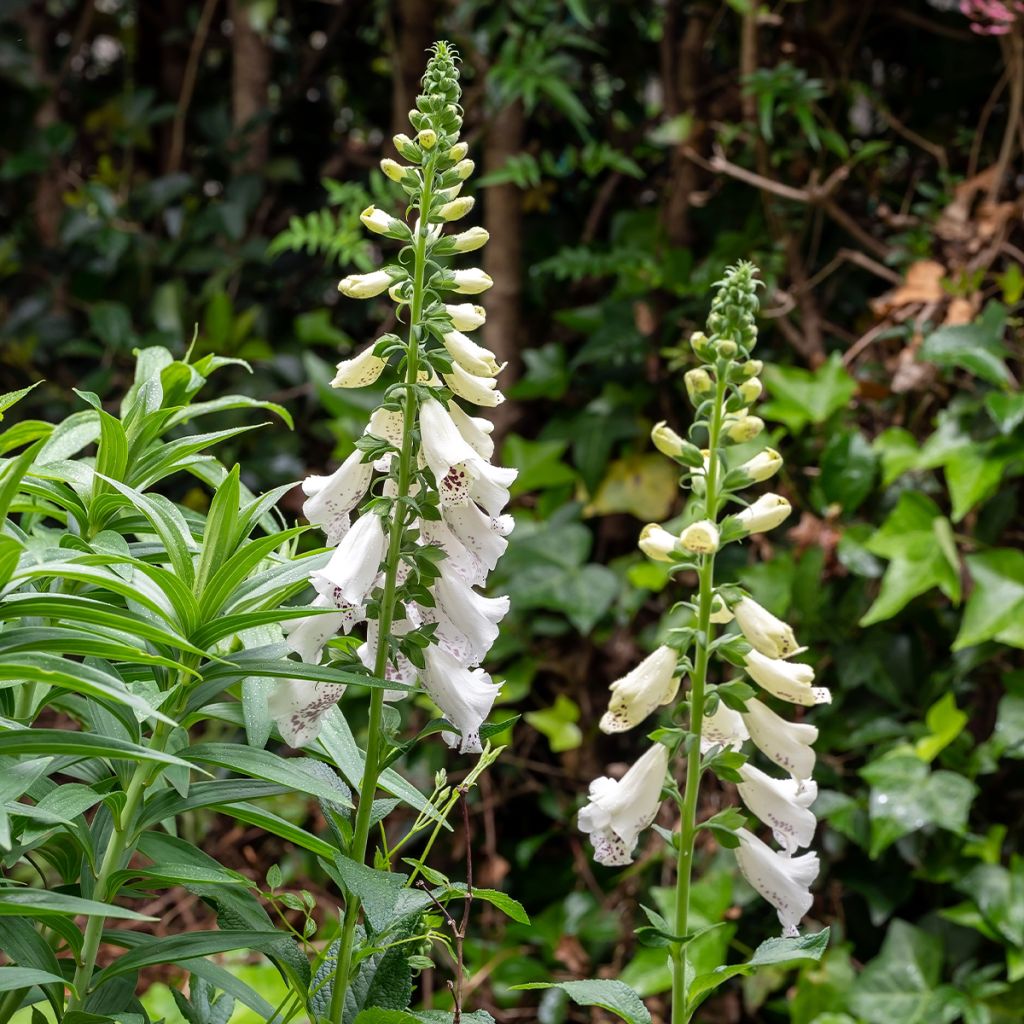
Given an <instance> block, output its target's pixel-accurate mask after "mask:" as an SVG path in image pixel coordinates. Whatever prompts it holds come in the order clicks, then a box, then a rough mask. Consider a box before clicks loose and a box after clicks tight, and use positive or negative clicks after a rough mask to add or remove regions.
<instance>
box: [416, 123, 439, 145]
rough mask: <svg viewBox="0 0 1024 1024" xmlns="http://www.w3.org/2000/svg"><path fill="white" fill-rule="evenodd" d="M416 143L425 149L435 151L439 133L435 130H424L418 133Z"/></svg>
mask: <svg viewBox="0 0 1024 1024" xmlns="http://www.w3.org/2000/svg"><path fill="white" fill-rule="evenodd" d="M416 141H417V142H418V143H419V144H420V145H421V146H422V147H423V148H424V149H433V148H434V147H435V146H436V145H437V132H435V131H434V129H433V128H424V129H423V130H422V131H420V132H419V133H417V135H416Z"/></svg>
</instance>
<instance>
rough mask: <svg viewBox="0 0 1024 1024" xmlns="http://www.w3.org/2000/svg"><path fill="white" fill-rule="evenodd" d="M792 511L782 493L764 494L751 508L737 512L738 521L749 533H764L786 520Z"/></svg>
mask: <svg viewBox="0 0 1024 1024" xmlns="http://www.w3.org/2000/svg"><path fill="white" fill-rule="evenodd" d="M792 511H793V509H792V507H791V506H790V504H789V502H788V501H787V500H786V499H785V498H783V497H782V495H781V494H762V495H761V497H760V498H758V499H757V501H755V502H754V504H753V505H751V506H750V507H749V508H745V509H743V511H742V512H737V513H736V522H738V523H739V524H740V525H741V526H742V527H743V529H744V530H745V531H746V532H747V533H764V532H765V531H766V530H774V529H775V527H776V526H779V525H780V524H781V523H783V522H785V520H786V519H787V517H788V516H789V513H790V512H792Z"/></svg>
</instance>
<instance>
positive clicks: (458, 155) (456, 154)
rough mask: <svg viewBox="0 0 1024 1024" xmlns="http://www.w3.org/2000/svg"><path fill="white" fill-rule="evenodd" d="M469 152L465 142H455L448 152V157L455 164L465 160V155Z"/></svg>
mask: <svg viewBox="0 0 1024 1024" xmlns="http://www.w3.org/2000/svg"><path fill="white" fill-rule="evenodd" d="M468 152H469V145H468V144H467V143H465V142H456V143H455V145H454V146H452V148H451V149H450V150H448V156H449V157H451V159H452V160H454V161H455V163H459V162H460V161H461V160H463V159H465V156H466V154H467V153H468Z"/></svg>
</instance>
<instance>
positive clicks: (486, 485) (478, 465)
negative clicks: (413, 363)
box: [420, 398, 516, 516]
mask: <svg viewBox="0 0 1024 1024" xmlns="http://www.w3.org/2000/svg"><path fill="white" fill-rule="evenodd" d="M420 434H421V437H422V442H423V446H422V453H423V457H424V460H425V461H426V463H427V465H428V466H429V467H430V471H431V472H432V473H433V474H434V478H435V480H436V481H437V487H438V491H439V493H440V496H441V504H442V507H443V506H446V505H462V504H465V503H466V502H467V501H470V500H473V501H476V502H479V504H481V505H482V506H483V507H484V509H485V510H486V511H487V512H488V513H489V514H490V515H492V516H496V515H498V514H499V513H500V512H501V510H502V509H503V508H504V507H505V505H506V504H508V500H509V492H508V489H509V487H510V486H511V484H512V482H513V481H514V480H515V478H516V470H514V469H506V468H503V467H501V466H492V465H491V464H490V463H489V462H488V461H487V460H486V459H484V458H481V457H480V455H479V454H477V452H476V451H475V450H474V448H473V446H472V445H471V444H469V442H468V441H467V440H466V439H465V438H464V437H463V436H462V434H461V433H460V431H459V428H458V427H457V426H456V425H455V421H454V420H453V419H452V417H451V415H450V414H449V412H448V410H447V409H445V407H444V406H443V405H441V403H440V402H438V401H437V400H436V399H434V398H428V399H427V400H426V401H424V402H423V403H422V404H421V405H420Z"/></svg>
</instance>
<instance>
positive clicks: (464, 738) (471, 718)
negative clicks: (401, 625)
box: [423, 644, 501, 754]
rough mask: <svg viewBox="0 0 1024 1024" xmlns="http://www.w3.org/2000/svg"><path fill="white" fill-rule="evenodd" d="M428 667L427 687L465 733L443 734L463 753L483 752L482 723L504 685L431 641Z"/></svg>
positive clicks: (424, 677)
mask: <svg viewBox="0 0 1024 1024" xmlns="http://www.w3.org/2000/svg"><path fill="white" fill-rule="evenodd" d="M423 656H424V658H425V659H426V662H427V670H426V672H424V673H423V686H424V688H425V689H426V691H427V693H429V694H430V699H431V700H432V701H433V702H434V703H435V704H436V705H437V706H438V707H439V708H440V709H441V711H442V712H444V717H445V718H447V719H448V721H449V722H451V723H452V725H454V726H455V727H456V728H457V729H458V730H459V732H460V733H461V734H462V735H461V738H460V737H458V736H456V735H455V734H454V733H450V732H446V733H443V734H442V735H443V736H444V739H445V741H446V742H447V744H448V746H450V747H455V746H458V748H459V753H460V754H469V753H479V752H480V751H481V750H482V747H481V744H480V726H481V724H482V723H483V721H484V719H486V718H487V716H488V715H489V714H490V711H491V708H492V707H493V706H494V701H495V698H497V696H498V694H499V693H500V692H501V687H500V686H499V685H498V684H496V683H494V682H493V681H492V680H491V677H490V676H489V675H488V674H487V673H486V672H485V671H484V670H483V669H481V668H475V669H467V668H465V667H463V666H462V665H460V664H459V663H458V662H457V661H456V660H455V659H454V658H453V657H452V656H451V655H450V654H448V652H447V651H445V650H443V649H442V648H441V647H439V646H437V645H435V644H431V645H430V646H429V647H427V648H426V650H425V651H424V652H423Z"/></svg>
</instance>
